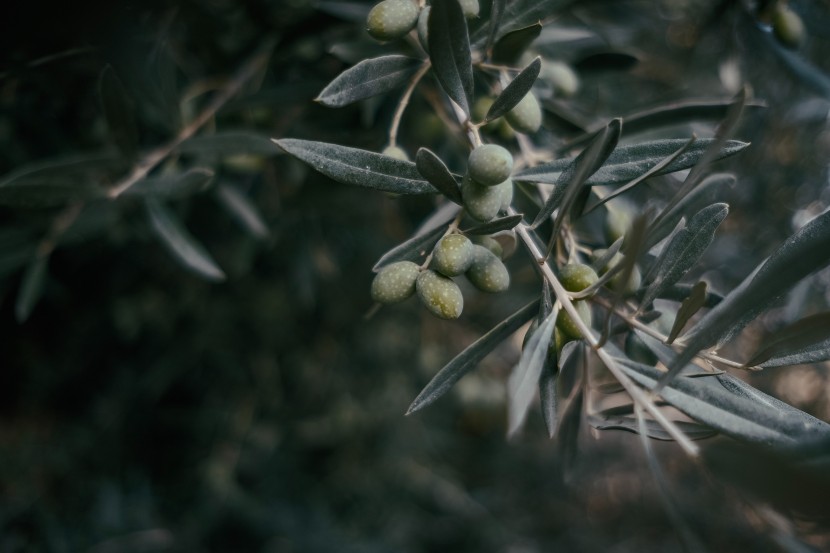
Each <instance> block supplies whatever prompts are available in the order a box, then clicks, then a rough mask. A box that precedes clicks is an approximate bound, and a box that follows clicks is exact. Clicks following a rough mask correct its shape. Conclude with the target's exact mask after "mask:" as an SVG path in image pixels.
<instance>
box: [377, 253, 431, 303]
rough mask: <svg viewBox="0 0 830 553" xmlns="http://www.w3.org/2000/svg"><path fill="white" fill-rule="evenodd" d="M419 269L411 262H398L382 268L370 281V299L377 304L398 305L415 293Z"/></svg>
mask: <svg viewBox="0 0 830 553" xmlns="http://www.w3.org/2000/svg"><path fill="white" fill-rule="evenodd" d="M419 272H420V268H419V267H418V265H416V264H415V263H413V262H411V261H398V262H397V263H392V264H390V265H387V266H385V267H383V268H382V269H381V270H380V271H379V272H378V274H377V275H375V279H374V280H373V281H372V289H371V295H372V299H373V300H374V301H376V302H378V303H385V304H389V303H398V302H399V301H403V300H405V299H406V298H408V297H409V296H411V295H412V294H414V293H415V280H416V279H417V278H418V273H419Z"/></svg>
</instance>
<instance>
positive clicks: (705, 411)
mask: <svg viewBox="0 0 830 553" xmlns="http://www.w3.org/2000/svg"><path fill="white" fill-rule="evenodd" d="M618 361H619V363H620V365H621V368H622V370H623V371H624V372H625V373H626V374H627V375H628V376H629V377H631V379H633V380H634V381H635V382H637V383H639V384H640V385H641V386H643V387H645V388H652V387H653V386H654V385H655V384H656V383H657V380H658V379H659V378H660V377H661V376H662V375H664V374H665V373H663V372H662V371H660V370H658V369H656V368H654V367H650V366H648V365H642V364H640V363H635V362H634V361H631V360H629V359H618ZM718 378H719V377H713V378H694V379H690V378H685V377H678V378H675V379H673V380H672V381H671V382H669V383H668V384H667V385H666V386H665V387H664V388H663V390H662V391H661V392H660V395H661V396H662V397H663V399H665V400H666V401H667V402H669V403H670V404H671V405H673V406H674V407H676V408H677V409H679V410H681V411H683V412H684V413H686V414H687V415H689V416H690V417H692V418H693V419H695V420H697V421H698V422H701V423H703V424H706V425H708V426H711V427H712V428H714V429H716V430H718V431H720V432H722V433H724V434H726V435H727V436H732V437H733V438H736V439H739V440H744V441H748V442H756V443H762V444H767V445H772V446H788V445H792V444H794V443H798V442H799V441H800V440H803V439H807V438H808V437H814V436H817V435H819V434H821V435H827V436H830V425H828V424H827V423H824V422H822V421H819V420H818V419H813V418H812V417H810V416H809V415H807V414H806V413H804V417H800V418H796V417H793V416H792V415H793V414H792V412H787V411H783V410H781V409H779V408H777V407H775V406H770V405H766V404H763V403H761V402H758V401H754V400H751V399H749V398H747V397H745V396H741V395H736V394H734V393H732V392H730V391H729V390H727V389H726V388H724V386H723V384H721V382H720V381H719V380H718ZM792 409H795V408H792Z"/></svg>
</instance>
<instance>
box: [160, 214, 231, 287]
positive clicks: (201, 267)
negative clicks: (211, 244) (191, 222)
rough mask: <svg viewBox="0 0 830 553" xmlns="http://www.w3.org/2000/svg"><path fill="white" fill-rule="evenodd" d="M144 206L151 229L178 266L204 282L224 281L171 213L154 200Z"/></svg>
mask: <svg viewBox="0 0 830 553" xmlns="http://www.w3.org/2000/svg"><path fill="white" fill-rule="evenodd" d="M145 206H146V208H147V216H148V217H149V219H150V225H151V227H152V229H153V230H154V231H155V232H156V235H157V236H158V237H159V238H160V239H161V242H162V244H164V245H165V247H167V249H168V250H169V251H170V253H171V254H173V257H174V258H175V259H176V261H178V262H179V264H181V265H182V266H183V267H185V268H186V269H188V270H189V271H191V272H193V273H194V274H196V275H198V276H200V277H202V278H204V279H205V280H209V281H213V282H218V281H222V280H225V273H224V272H222V269H220V268H219V266H218V265H217V264H216V262H215V261H214V260H213V258H212V257H211V256H210V254H209V253H208V252H207V250H205V248H204V246H202V245H201V244H200V243H199V242H198V241H197V240H196V239H195V238H193V236H191V234H190V233H189V232H188V231H187V229H186V228H184V226H183V225H182V224H181V223H180V222H179V221H178V220H177V219H176V217H175V216H174V215H173V213H171V212H170V211H169V210H168V209H167V208H166V207H165V206H164V205H163V204H161V203H159V202H158V201H156V200H155V199H148V200H147V201H146V202H145Z"/></svg>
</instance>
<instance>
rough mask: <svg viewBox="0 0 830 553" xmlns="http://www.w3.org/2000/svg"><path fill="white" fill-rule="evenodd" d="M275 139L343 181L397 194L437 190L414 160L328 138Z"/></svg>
mask: <svg viewBox="0 0 830 553" xmlns="http://www.w3.org/2000/svg"><path fill="white" fill-rule="evenodd" d="M273 141H274V143H275V144H276V145H277V146H279V147H280V148H282V149H283V150H285V151H286V152H287V153H289V154H291V155H292V156H294V157H296V158H297V159H299V160H301V161H304V162H306V163H308V164H309V165H310V166H311V167H313V168H314V169H316V170H317V171H319V172H321V173H323V174H324V175H326V176H327V177H329V178H331V179H334V180H336V181H338V182H342V183H343V184H351V185H354V186H362V187H365V188H373V189H375V190H382V191H384V192H394V193H396V194H435V193H436V190H435V188H434V187H433V186H432V185H431V184H430V183H429V182H427V181H426V180H424V179H423V177H421V175H420V174H419V173H418V170H417V169H416V168H415V164H414V163H412V162H411V161H403V160H400V159H395V158H393V157H390V156H385V155H382V154H379V153H376V152H369V151H367V150H359V149H357V148H350V147H348V146H339V145H337V144H328V143H326V142H315V141H311V140H299V139H296V138H283V139H279V140H278V139H273Z"/></svg>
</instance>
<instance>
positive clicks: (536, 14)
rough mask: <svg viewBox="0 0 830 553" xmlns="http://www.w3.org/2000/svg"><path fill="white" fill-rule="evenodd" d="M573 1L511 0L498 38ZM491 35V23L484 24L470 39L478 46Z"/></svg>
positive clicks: (500, 25)
mask: <svg viewBox="0 0 830 553" xmlns="http://www.w3.org/2000/svg"><path fill="white" fill-rule="evenodd" d="M573 2H574V0H511V1H509V2H507V3H506V5H505V8H504V11H503V12H502V15H501V17H500V19H499V26H498V31H497V32H496V39H498V38H500V37H502V36H504V35H506V34H507V33H509V32H511V31H515V30H516V29H521V28H523V27H527V26H528V25H532V24H534V23H537V22H539V21H544V20H545V19H548V18H550V17H551V16H553V15H555V14H556V12H557V11H559V10H560V9H562V8H564V7H566V6H568V5H569V4H572V3H573ZM489 35H490V27H489V25H482V26H480V27H479V28H478V29H476V30H475V32H474V33H473V34H472V35H471V37H470V40H471V42H472V43H473V45H474V46H475V47H476V48H478V47H480V46H481V45H483V44H485V43H486V41H487V38H488V36H489ZM430 36H432V35H431V34H430Z"/></svg>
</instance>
